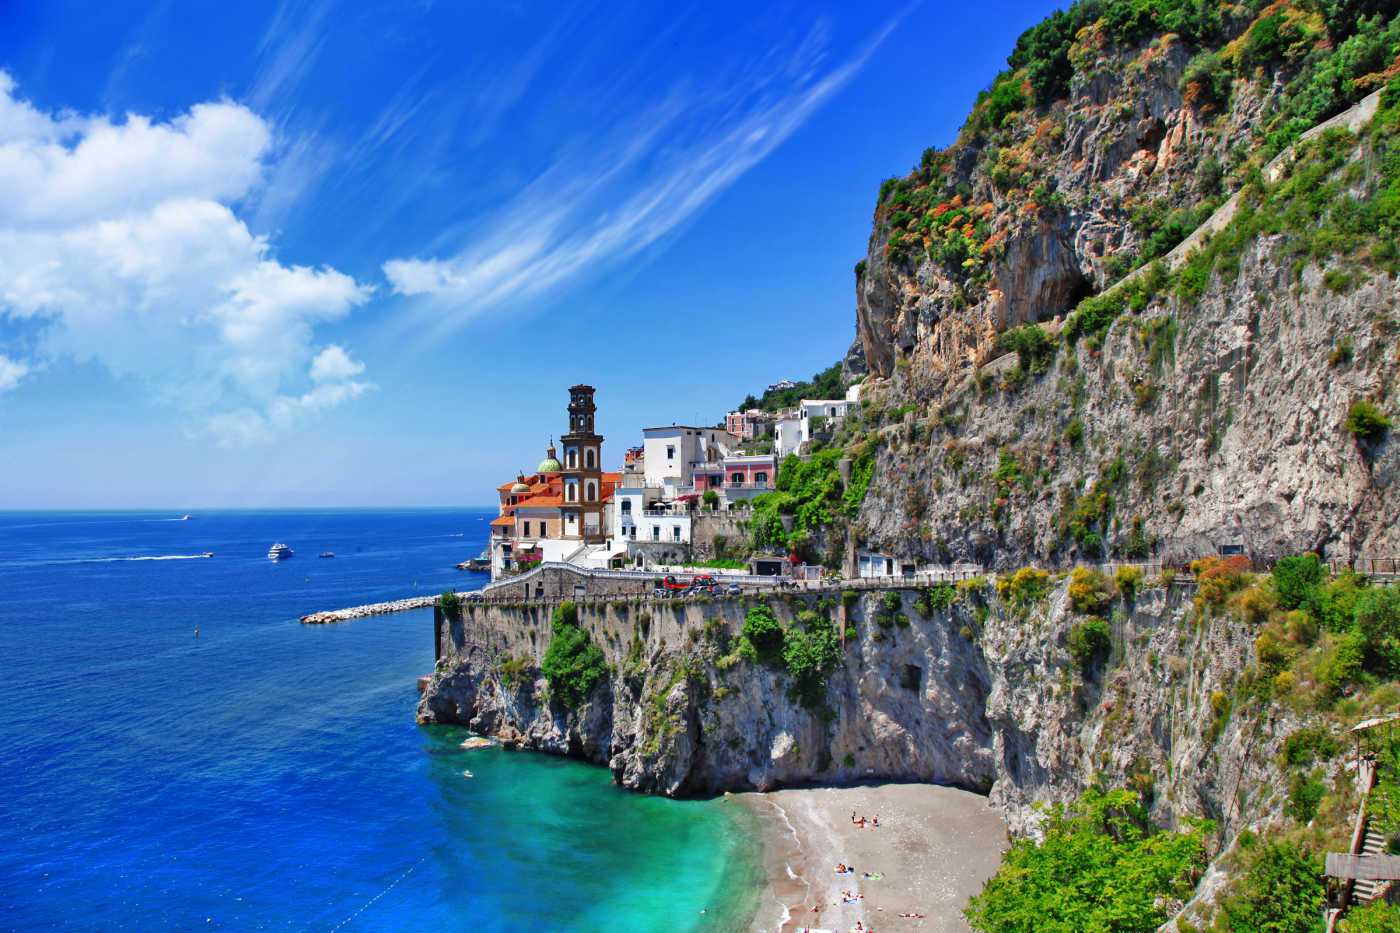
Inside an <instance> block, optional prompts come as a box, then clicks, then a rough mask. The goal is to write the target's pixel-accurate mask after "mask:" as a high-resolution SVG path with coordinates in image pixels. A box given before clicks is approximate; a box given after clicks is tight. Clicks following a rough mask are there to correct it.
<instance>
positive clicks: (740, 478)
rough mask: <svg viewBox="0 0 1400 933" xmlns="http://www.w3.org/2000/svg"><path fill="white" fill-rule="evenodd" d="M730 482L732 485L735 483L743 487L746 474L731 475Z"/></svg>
mask: <svg viewBox="0 0 1400 933" xmlns="http://www.w3.org/2000/svg"><path fill="white" fill-rule="evenodd" d="M729 481H730V482H731V483H733V484H734V485H735V486H742V485H743V483H744V474H743V473H731V474H730V475H729Z"/></svg>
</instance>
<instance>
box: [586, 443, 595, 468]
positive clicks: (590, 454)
mask: <svg viewBox="0 0 1400 933" xmlns="http://www.w3.org/2000/svg"><path fill="white" fill-rule="evenodd" d="M584 460H586V461H587V464H588V469H590V470H591V469H593V448H592V447H590V448H588V452H587V453H586V454H584Z"/></svg>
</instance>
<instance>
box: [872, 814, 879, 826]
mask: <svg viewBox="0 0 1400 933" xmlns="http://www.w3.org/2000/svg"><path fill="white" fill-rule="evenodd" d="M870 825H871V826H879V825H880V814H878V813H877V814H875V818H874V819H873V820H871V821H870Z"/></svg>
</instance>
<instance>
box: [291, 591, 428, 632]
mask: <svg viewBox="0 0 1400 933" xmlns="http://www.w3.org/2000/svg"><path fill="white" fill-rule="evenodd" d="M435 602H437V597H436V596H413V597H410V598H409V599H396V600H394V601H393V602H388V603H370V604H369V605H368V606H351V607H350V608H349V609H332V610H330V611H328V612H313V613H311V614H310V615H306V616H302V617H301V621H302V622H305V623H306V624H307V625H326V624H328V623H331V622H348V621H350V620H351V619H363V618H364V617H365V616H382V615H388V614H389V613H391V612H407V611H408V610H410V609H427V608H429V607H430V606H432V605H433V603H435Z"/></svg>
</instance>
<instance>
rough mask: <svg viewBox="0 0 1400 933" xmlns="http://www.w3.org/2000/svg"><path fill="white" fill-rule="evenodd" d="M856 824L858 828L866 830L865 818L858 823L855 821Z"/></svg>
mask: <svg viewBox="0 0 1400 933" xmlns="http://www.w3.org/2000/svg"><path fill="white" fill-rule="evenodd" d="M855 824H856V825H857V826H859V827H860V828H861V829H864V828H865V817H863V816H862V817H861V818H860V819H858V820H856V821H855Z"/></svg>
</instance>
